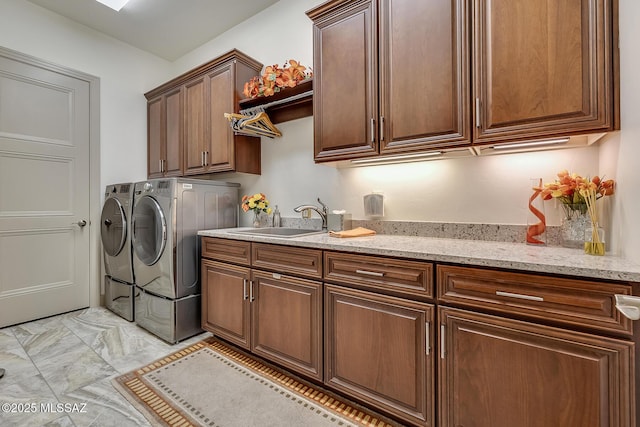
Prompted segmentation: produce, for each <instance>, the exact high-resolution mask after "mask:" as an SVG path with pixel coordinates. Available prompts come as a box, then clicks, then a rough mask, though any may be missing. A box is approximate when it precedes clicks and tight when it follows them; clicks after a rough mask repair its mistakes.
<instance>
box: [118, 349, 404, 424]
mask: <svg viewBox="0 0 640 427" xmlns="http://www.w3.org/2000/svg"><path fill="white" fill-rule="evenodd" d="M112 383H113V385H114V387H115V388H116V389H117V390H118V391H119V392H120V393H121V394H122V395H123V396H124V397H125V398H126V399H127V400H128V401H129V402H131V404H132V405H133V406H134V407H136V409H138V410H139V411H140V412H141V413H142V414H143V415H144V416H145V417H146V418H147V419H148V420H149V422H150V423H151V424H152V425H154V426H155V425H163V426H171V427H189V426H198V427H223V426H224V427H235V426H238V427H249V426H265V427H268V426H273V427H281V426H305V427H324V426H372V427H373V426H376V427H392V426H398V425H399V424H397V423H395V422H393V421H391V420H389V419H387V418H386V417H383V416H381V415H379V414H376V413H374V412H371V411H369V410H368V409H366V408H364V407H362V406H360V405H356V404H354V403H353V402H350V401H348V400H346V399H342V398H341V397H338V396H336V395H335V394H330V393H328V392H327V391H325V390H323V389H321V388H319V387H318V386H316V385H314V384H311V383H307V382H305V381H303V380H300V379H299V378H297V377H294V376H292V375H290V374H288V373H287V372H285V371H282V370H279V369H276V368H274V367H272V366H269V365H267V364H265V363H264V362H262V361H260V360H258V359H255V358H253V357H251V356H248V355H246V354H244V353H240V352H238V351H236V350H235V349H233V348H232V347H230V346H228V345H226V344H225V343H223V342H220V341H218V340H216V339H215V338H214V337H210V338H207V339H206V340H203V341H200V342H198V343H196V344H193V345H191V346H189V347H187V348H184V349H182V350H180V351H177V352H175V353H173V354H171V355H169V356H167V357H164V358H162V359H160V360H157V361H155V362H153V363H150V364H149V365H146V366H144V367H142V368H139V369H136V370H134V371H131V372H129V373H126V374H124V375H120V376H119V377H117V378H114V379H113V380H112Z"/></svg>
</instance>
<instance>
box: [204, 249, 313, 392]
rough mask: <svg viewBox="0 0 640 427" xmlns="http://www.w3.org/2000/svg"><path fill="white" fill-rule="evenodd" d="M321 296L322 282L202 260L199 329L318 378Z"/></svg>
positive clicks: (310, 376)
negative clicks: (200, 320) (200, 323)
mask: <svg viewBox="0 0 640 427" xmlns="http://www.w3.org/2000/svg"><path fill="white" fill-rule="evenodd" d="M212 246H213V245H211V244H209V245H207V247H209V248H211V247H212ZM227 256H228V254H227ZM322 296H323V295H322V282H320V281H314V280H309V279H305V278H299V277H293V276H289V275H285V274H280V273H274V272H269V271H262V270H256V269H252V268H250V267H246V266H241V265H233V264H228V263H222V262H218V261H214V260H211V259H203V260H202V305H203V306H202V328H203V329H204V330H207V331H209V332H212V333H213V334H215V335H216V336H218V337H220V338H223V339H225V340H227V341H229V342H231V343H233V344H236V345H238V346H239V347H242V348H244V349H246V350H250V351H251V352H253V353H255V354H257V355H259V356H261V357H264V358H265V359H268V360H270V361H273V362H274V363H278V364H280V365H282V366H284V367H286V368H288V369H290V370H291V371H293V372H296V373H298V374H302V375H305V376H307V377H309V378H313V379H316V380H319V381H321V380H322V378H323V377H322Z"/></svg>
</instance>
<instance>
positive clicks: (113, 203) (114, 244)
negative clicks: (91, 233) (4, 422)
mask: <svg viewBox="0 0 640 427" xmlns="http://www.w3.org/2000/svg"><path fill="white" fill-rule="evenodd" d="M100 236H101V238H102V246H103V247H104V251H105V252H106V253H107V255H109V256H112V257H114V256H116V255H118V254H119V253H120V252H121V251H122V248H124V244H125V241H126V238H127V218H126V217H125V214H124V207H123V206H122V203H120V201H119V200H118V199H107V200H106V201H105V202H104V206H103V207H102V216H101V217H100Z"/></svg>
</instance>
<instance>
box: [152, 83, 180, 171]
mask: <svg viewBox="0 0 640 427" xmlns="http://www.w3.org/2000/svg"><path fill="white" fill-rule="evenodd" d="M182 129H183V123H182V88H174V89H173V90H169V91H167V92H166V93H163V94H161V95H158V96H156V97H154V98H151V99H149V101H148V103H147V135H148V145H147V149H148V151H147V171H148V173H147V175H148V177H149V178H163V177H171V176H182V174H183V167H182V149H183V148H182Z"/></svg>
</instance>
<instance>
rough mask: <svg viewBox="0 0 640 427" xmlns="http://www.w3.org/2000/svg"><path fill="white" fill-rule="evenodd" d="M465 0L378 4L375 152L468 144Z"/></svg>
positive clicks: (388, 0)
mask: <svg viewBox="0 0 640 427" xmlns="http://www.w3.org/2000/svg"><path fill="white" fill-rule="evenodd" d="M467 4H468V2H467V1H465V0H453V1H452V0H430V1H412V0H382V1H381V2H380V28H381V30H380V40H379V43H380V79H379V80H380V92H379V93H380V108H381V111H380V117H378V121H379V127H380V129H379V131H380V152H381V153H386V152H389V153H391V152H400V151H415V150H424V149H425V148H430V147H434V146H442V145H446V146H452V145H458V144H468V143H469V142H470V135H469V111H470V108H469V97H470V85H469V42H468V38H469V35H468V27H469V10H468V7H467Z"/></svg>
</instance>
